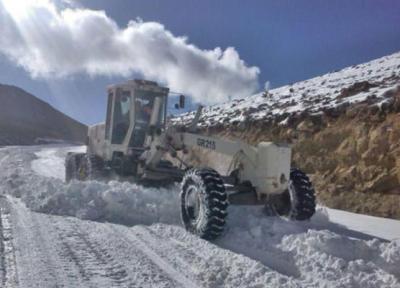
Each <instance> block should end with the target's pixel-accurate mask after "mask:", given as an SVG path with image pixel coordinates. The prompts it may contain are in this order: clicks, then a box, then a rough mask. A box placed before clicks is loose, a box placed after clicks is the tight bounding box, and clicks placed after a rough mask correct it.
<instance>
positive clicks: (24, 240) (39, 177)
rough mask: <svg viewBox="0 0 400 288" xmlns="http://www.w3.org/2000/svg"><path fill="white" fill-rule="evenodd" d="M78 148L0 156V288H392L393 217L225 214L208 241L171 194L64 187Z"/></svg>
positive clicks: (395, 260)
mask: <svg viewBox="0 0 400 288" xmlns="http://www.w3.org/2000/svg"><path fill="white" fill-rule="evenodd" d="M76 149H81V148H79V147H63V146H52V147H9V148H1V149H0V191H1V193H2V195H3V196H1V197H0V287H400V269H399V267H400V241H399V240H395V239H400V224H399V221H395V220H387V219H381V218H375V217H368V216H364V215H355V214H352V213H347V212H343V211H337V210H330V209H325V208H321V209H320V210H319V211H318V213H317V214H316V215H315V216H314V217H313V218H312V219H311V221H310V222H306V223H294V222H288V221H285V220H283V219H279V218H275V217H266V216H265V215H263V212H262V209H260V208H254V207H231V208H230V210H229V219H228V226H227V229H226V232H225V234H224V235H223V236H222V237H221V238H220V239H218V240H216V241H214V242H213V243H210V242H207V241H204V240H202V239H198V238H197V237H195V236H193V235H191V234H189V233H187V232H186V231H185V230H184V229H183V228H182V227H181V225H180V221H179V203H178V200H177V199H178V195H177V194H178V188H177V187H169V188H163V189H154V188H144V187H141V186H138V185H134V184H130V183H119V182H115V181H111V182H109V183H99V182H86V183H80V182H73V183H70V184H65V183H63V181H62V179H61V178H62V175H63V173H64V171H63V161H62V159H63V157H64V156H65V154H66V152H67V151H69V150H76ZM39 212H40V213H39ZM330 218H331V219H330ZM121 224H124V225H121ZM344 224H346V225H347V227H346V225H344ZM133 225H134V226H133ZM374 237H378V238H374ZM385 239H388V240H391V241H387V240H385Z"/></svg>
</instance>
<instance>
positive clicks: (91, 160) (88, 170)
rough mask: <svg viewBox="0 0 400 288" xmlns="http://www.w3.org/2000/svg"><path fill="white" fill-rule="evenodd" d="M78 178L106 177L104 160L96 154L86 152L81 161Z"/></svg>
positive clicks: (98, 178) (99, 178)
mask: <svg viewBox="0 0 400 288" xmlns="http://www.w3.org/2000/svg"><path fill="white" fill-rule="evenodd" d="M77 174H78V175H77V178H78V180H81V181H85V180H101V179H103V178H104V177H105V169H104V161H103V159H101V158H100V157H98V156H96V155H88V154H85V155H84V156H83V157H81V159H80V161H79V168H78V173H77Z"/></svg>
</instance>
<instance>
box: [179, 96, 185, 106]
mask: <svg viewBox="0 0 400 288" xmlns="http://www.w3.org/2000/svg"><path fill="white" fill-rule="evenodd" d="M179 108H181V109H183V108H185V95H179Z"/></svg>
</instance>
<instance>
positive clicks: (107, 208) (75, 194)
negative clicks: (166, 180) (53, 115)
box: [0, 147, 180, 225]
mask: <svg viewBox="0 0 400 288" xmlns="http://www.w3.org/2000/svg"><path fill="white" fill-rule="evenodd" d="M18 151H20V150H19V149H17V151H15V150H12V149H9V150H8V152H9V153H11V154H13V155H12V156H11V157H8V156H7V159H6V160H8V163H7V164H8V165H7V168H8V169H7V170H6V171H4V172H5V173H1V174H0V180H1V184H0V187H1V188H2V190H3V191H5V192H6V193H8V194H11V195H13V196H16V197H20V198H21V199H22V200H23V201H24V202H25V204H26V205H27V206H28V207H29V208H30V209H32V210H33V211H37V212H44V213H50V214H55V215H68V216H76V217H79V218H82V219H88V220H97V221H109V222H116V223H123V224H127V225H134V224H151V223H156V222H157V223H179V222H180V220H179V219H180V216H179V211H180V210H179V207H178V205H179V201H178V196H179V195H178V194H179V193H178V188H177V187H176V186H172V187H169V188H161V189H156V188H147V187H143V186H140V185H136V184H132V183H128V182H117V181H110V182H109V183H103V182H98V181H88V182H79V181H72V182H71V183H68V184H67V183H64V180H63V179H64V157H65V155H66V153H67V152H68V151H82V148H80V147H78V148H77V147H72V148H71V147H69V148H60V147H58V148H49V149H43V150H40V151H39V152H38V151H29V153H27V152H26V151H25V152H24V153H18ZM15 152H17V153H15ZM4 157H5V156H4ZM37 157H39V158H38V159H33V158H37ZM21 158H23V159H21ZM26 158H28V159H26ZM30 160H33V161H32V163H31V165H30V162H31V161H30ZM24 166H25V167H24ZM29 166H31V167H32V169H30V168H31V167H29Z"/></svg>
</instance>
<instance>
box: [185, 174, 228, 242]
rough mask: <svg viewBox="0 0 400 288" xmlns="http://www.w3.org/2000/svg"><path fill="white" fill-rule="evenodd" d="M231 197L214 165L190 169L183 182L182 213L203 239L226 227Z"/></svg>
mask: <svg viewBox="0 0 400 288" xmlns="http://www.w3.org/2000/svg"><path fill="white" fill-rule="evenodd" d="M227 208H228V201H227V195H226V192H225V187H224V183H223V181H222V179H221V176H220V175H219V174H218V173H217V172H216V171H215V170H213V169H191V170H188V171H187V172H186V174H185V176H184V178H183V180H182V186H181V216H182V221H183V224H184V225H185V228H186V230H188V231H190V232H191V233H194V234H196V235H198V236H200V237H201V238H203V239H208V240H210V239H215V238H217V237H218V236H219V235H220V234H221V233H222V231H223V229H224V225H225V218H226V215H227Z"/></svg>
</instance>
